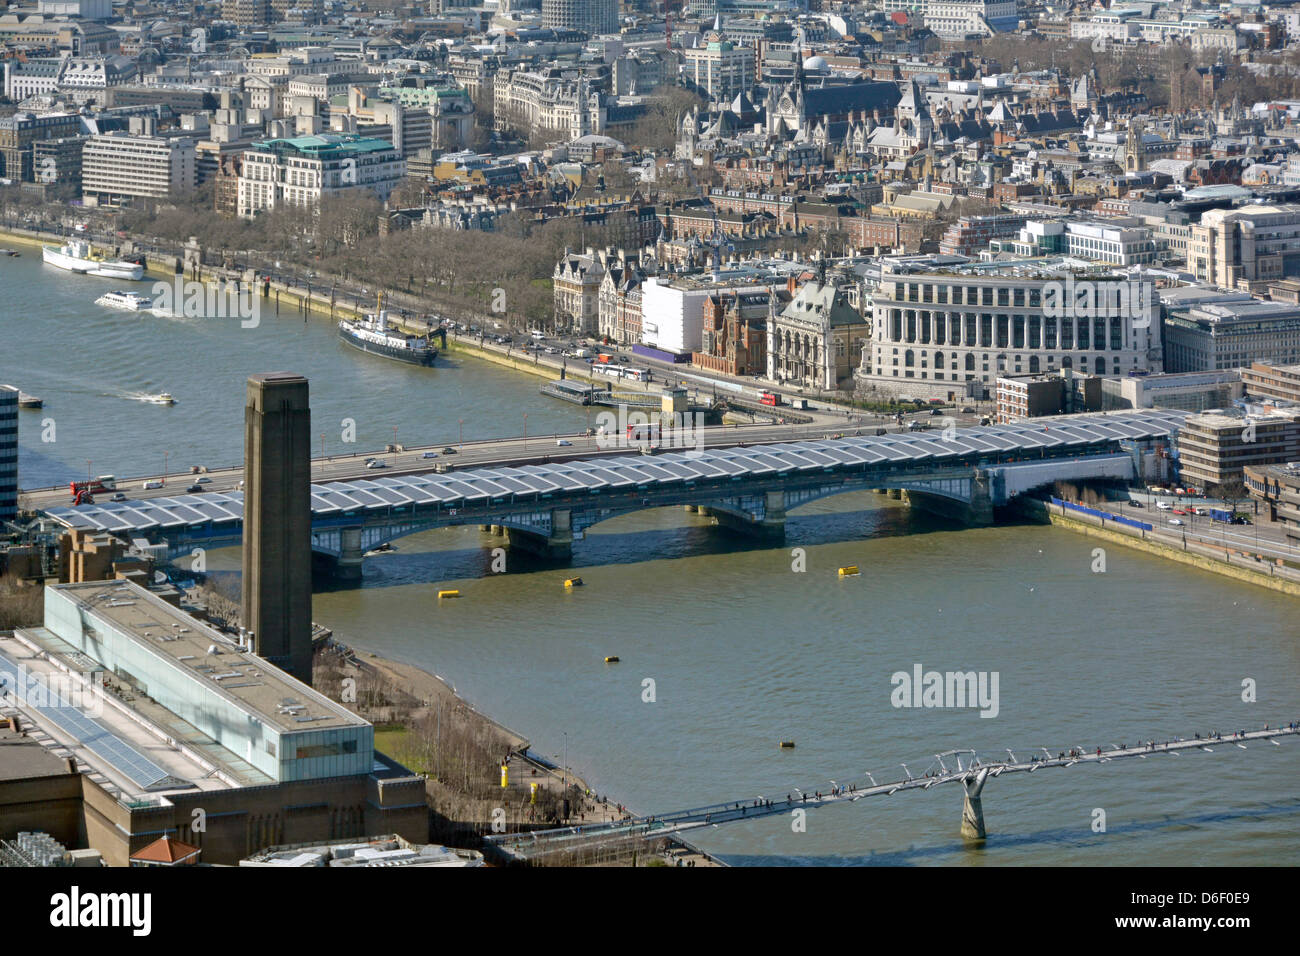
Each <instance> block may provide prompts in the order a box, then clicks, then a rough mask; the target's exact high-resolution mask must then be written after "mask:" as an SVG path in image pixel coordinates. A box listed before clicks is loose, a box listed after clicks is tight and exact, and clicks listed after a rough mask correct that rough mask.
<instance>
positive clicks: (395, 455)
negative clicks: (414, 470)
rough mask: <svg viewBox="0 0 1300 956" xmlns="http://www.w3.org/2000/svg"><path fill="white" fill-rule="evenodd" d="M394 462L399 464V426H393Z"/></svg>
mask: <svg viewBox="0 0 1300 956" xmlns="http://www.w3.org/2000/svg"><path fill="white" fill-rule="evenodd" d="M393 464H394V465H396V464H397V426H396V425H394V426H393Z"/></svg>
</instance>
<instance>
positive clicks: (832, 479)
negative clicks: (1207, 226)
mask: <svg viewBox="0 0 1300 956" xmlns="http://www.w3.org/2000/svg"><path fill="white" fill-rule="evenodd" d="M1186 414H1187V413H1186V412H1179V411H1172V410H1142V411H1132V412H1124V413H1110V414H1106V415H1084V416H1070V417H1062V418H1053V419H1038V420H1034V421H1032V422H1023V423H1018V424H1011V425H995V426H988V427H981V428H966V429H957V428H948V429H945V430H944V431H942V432H935V431H921V432H907V433H897V434H893V433H891V434H887V435H875V436H853V437H842V438H828V439H821V440H801V441H786V442H774V443H769V444H752V445H737V446H732V447H710V448H705V449H690V450H677V451H668V450H662V449H661V450H659V451H658V452H657V453H656V454H651V455H647V454H640V455H638V454H631V455H629V454H627V453H626V450H623V453H611V454H607V455H603V456H593V457H590V458H586V459H581V460H575V461H562V462H548V463H544V464H536V463H531V464H518V465H508V464H507V465H501V464H495V465H491V466H483V467H471V468H466V469H463V470H458V471H454V472H446V473H439V472H435V471H432V470H431V471H430V472H429V473H426V474H404V475H393V476H386V477H378V478H355V479H349V480H342V481H330V482H322V483H319V484H313V485H312V486H311V511H312V528H311V540H312V550H313V552H315V553H317V554H319V555H321V556H323V557H325V558H327V559H328V560H329V562H330V563H331V564H332V565H333V569H334V570H335V572H336V573H337V575H338V576H339V577H342V578H345V579H346V578H358V577H360V574H361V563H362V557H363V555H364V554H365V552H367V551H369V550H371V549H373V548H375V547H377V546H379V545H382V544H385V543H387V542H390V541H393V540H395V539H397V538H400V537H403V536H404V535H408V534H415V533H417V532H420V531H426V530H429V529H431V528H439V527H448V526H452V525H467V524H477V525H481V526H486V527H487V528H489V529H493V530H494V531H496V532H497V533H500V534H502V535H503V536H505V537H506V538H507V539H508V542H509V544H510V545H511V546H512V547H516V548H519V549H521V550H524V551H528V552H530V553H533V554H536V555H539V556H542V557H547V558H552V559H560V560H562V559H566V558H568V557H569V556H570V555H571V553H572V548H573V546H574V543H575V542H577V541H580V540H581V539H582V537H583V535H584V533H585V532H586V531H587V529H589V528H591V527H592V526H593V525H596V524H598V523H599V522H601V521H604V520H606V519H608V518H613V517H616V516H619V515H624V514H630V513H632V512H635V511H640V510H643V509H647V508H662V507H668V506H678V507H681V506H685V507H687V508H688V509H690V510H695V511H701V512H702V513H706V514H709V515H712V516H713V518H714V519H715V520H716V521H717V523H718V524H719V525H722V526H724V527H726V528H729V529H733V530H735V531H738V532H741V533H745V534H750V535H756V536H760V537H764V538H769V539H779V538H780V537H781V536H782V535H783V534H784V529H785V521H786V516H787V515H788V513H789V512H790V511H792V510H793V509H796V508H798V507H800V506H802V505H805V504H808V503H809V502H812V501H816V500H819V499H821V498H825V497H828V496H831V495H836V494H842V493H845V492H851V491H863V490H872V489H875V490H886V491H888V492H890V493H891V494H894V495H896V496H903V495H906V497H907V499H908V501H909V502H910V503H911V504H913V505H914V506H919V507H923V508H926V509H928V510H933V511H936V512H939V513H941V514H945V515H947V516H949V517H951V518H953V519H954V520H957V521H961V522H964V523H967V524H971V525H982V524H989V523H991V522H992V520H993V515H994V508H995V507H1001V506H1005V505H1008V504H1010V503H1011V502H1012V501H1013V500H1014V499H1015V498H1016V497H1017V496H1019V495H1021V494H1024V493H1026V492H1029V491H1032V490H1034V489H1038V488H1043V487H1048V486H1050V485H1052V484H1053V483H1055V482H1057V481H1084V480H1089V479H1115V480H1126V481H1132V480H1135V479H1143V478H1149V477H1151V475H1150V474H1149V469H1150V467H1151V464H1152V461H1153V459H1154V458H1155V457H1158V456H1159V455H1161V454H1164V453H1165V448H1163V447H1162V446H1167V445H1168V442H1169V439H1170V437H1171V435H1172V433H1174V432H1175V431H1176V430H1177V429H1178V427H1179V426H1180V425H1181V423H1182V420H1183V418H1184V417H1186ZM45 513H46V514H47V515H49V516H50V517H52V518H54V519H55V520H57V521H59V522H61V523H63V524H65V525H67V526H68V527H88V528H93V529H95V530H99V531H106V532H108V533H110V534H114V535H118V536H121V537H126V538H131V539H136V538H146V539H148V540H150V541H151V542H153V543H155V544H159V543H161V544H165V545H166V547H167V551H168V554H169V556H171V557H177V556H179V555H182V554H186V553H189V552H190V551H191V550H192V549H194V548H213V547H225V546H234V545H237V544H239V542H240V539H241V535H242V533H243V493H242V492H239V491H231V492H208V493H195V494H183V495H176V496H172V497H157V498H149V499H146V500H142V501H120V502H111V501H106V502H104V503H102V504H101V503H96V504H93V505H82V506H79V507H54V508H48V509H46V510H45Z"/></svg>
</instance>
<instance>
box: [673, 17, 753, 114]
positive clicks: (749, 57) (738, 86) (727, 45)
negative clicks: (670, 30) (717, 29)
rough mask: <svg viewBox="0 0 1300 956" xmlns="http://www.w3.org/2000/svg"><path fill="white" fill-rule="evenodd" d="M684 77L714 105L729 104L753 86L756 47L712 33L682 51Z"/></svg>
mask: <svg viewBox="0 0 1300 956" xmlns="http://www.w3.org/2000/svg"><path fill="white" fill-rule="evenodd" d="M682 58H683V59H684V60H685V68H684V70H683V74H682V75H683V76H684V77H685V78H686V79H687V80H688V81H690V82H691V83H692V84H693V85H694V86H695V88H696V89H697V90H700V91H701V92H703V93H706V94H707V95H708V97H709V98H710V99H711V100H713V101H715V102H729V101H731V100H732V99H734V98H735V97H736V96H737V94H740V93H744V92H746V91H747V90H749V89H750V88H751V87H752V86H753V85H754V48H753V47H751V46H746V45H745V44H743V43H733V42H732V41H731V40H728V39H726V38H725V37H723V36H721V35H719V34H716V33H713V34H710V35H709V36H708V37H707V40H706V42H705V44H704V45H703V46H699V47H691V48H688V49H686V50H683V51H682Z"/></svg>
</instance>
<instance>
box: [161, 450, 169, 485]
mask: <svg viewBox="0 0 1300 956" xmlns="http://www.w3.org/2000/svg"><path fill="white" fill-rule="evenodd" d="M170 454H171V452H169V451H165V452H163V473H162V483H163V486H164V487H165V486H166V485H167V456H168V455H170Z"/></svg>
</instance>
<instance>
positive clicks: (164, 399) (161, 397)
mask: <svg viewBox="0 0 1300 956" xmlns="http://www.w3.org/2000/svg"><path fill="white" fill-rule="evenodd" d="M140 401H142V402H148V403H149V404H150V405H175V404H176V399H174V398H172V397H171V394H170V393H169V392H159V393H158V394H157V395H146V396H144V397H143V398H142V399H140Z"/></svg>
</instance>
